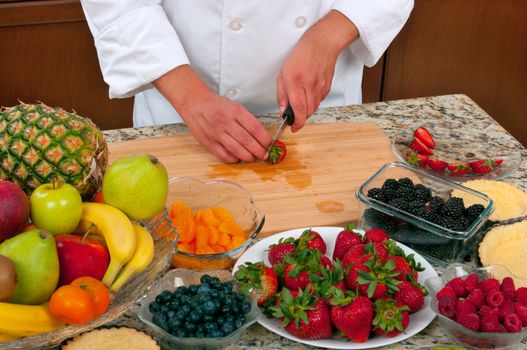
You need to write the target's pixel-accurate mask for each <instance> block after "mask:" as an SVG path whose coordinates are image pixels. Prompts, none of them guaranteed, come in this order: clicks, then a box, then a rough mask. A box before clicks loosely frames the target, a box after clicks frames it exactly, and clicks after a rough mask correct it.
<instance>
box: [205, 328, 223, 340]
mask: <svg viewBox="0 0 527 350" xmlns="http://www.w3.org/2000/svg"><path fill="white" fill-rule="evenodd" d="M207 337H209V338H221V337H223V332H222V331H220V330H219V329H213V330H211V331H210V332H209V333H208V334H207Z"/></svg>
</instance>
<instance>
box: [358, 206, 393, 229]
mask: <svg viewBox="0 0 527 350" xmlns="http://www.w3.org/2000/svg"><path fill="white" fill-rule="evenodd" d="M389 218H390V217H389V216H388V215H387V214H385V213H383V212H381V211H378V210H375V209H372V208H369V209H366V211H365V212H364V219H365V220H366V222H367V223H369V224H370V226H382V225H383V224H384V223H385V222H386V221H388V220H389Z"/></svg>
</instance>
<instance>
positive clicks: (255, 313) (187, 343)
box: [139, 268, 261, 350]
mask: <svg viewBox="0 0 527 350" xmlns="http://www.w3.org/2000/svg"><path fill="white" fill-rule="evenodd" d="M205 274H207V275H209V276H211V277H217V278H219V279H220V281H221V282H225V281H232V275H231V273H230V271H228V270H216V271H200V272H197V271H194V270H190V269H186V268H177V269H173V270H170V271H169V272H167V273H166V274H165V275H164V276H163V278H162V279H161V280H160V281H159V282H158V283H156V284H155V285H154V286H153V287H152V288H151V289H150V290H149V291H148V293H147V294H146V296H145V298H144V299H143V300H142V301H141V305H140V308H139V319H140V320H141V321H143V322H144V323H145V324H146V325H148V327H150V329H151V330H152V331H153V332H154V333H155V334H156V339H157V340H158V341H159V342H160V345H161V347H162V348H163V349H164V348H166V349H208V350H214V349H223V348H225V347H227V346H229V345H233V344H236V343H237V342H238V341H239V340H240V337H241V336H242V334H243V332H244V331H245V330H246V329H247V327H249V326H250V325H252V324H253V323H255V322H256V320H257V319H258V317H259V316H260V314H261V313H260V309H259V308H258V305H257V301H258V292H257V290H256V289H253V290H251V292H250V294H249V301H250V302H251V309H250V311H249V313H248V314H247V316H246V320H245V322H244V323H243V325H242V326H241V327H239V328H238V329H236V330H235V331H234V332H233V333H231V334H229V335H227V336H224V337H220V338H181V337H176V336H174V335H172V334H170V333H168V332H166V331H165V330H164V329H162V328H160V327H159V326H157V325H156V324H154V322H153V320H152V317H153V315H152V313H151V312H150V310H149V305H150V303H151V302H152V301H154V300H155V299H156V296H158V295H159V294H160V293H161V292H163V291H166V290H168V291H170V292H173V291H174V290H176V288H178V287H179V286H190V285H192V284H200V278H201V276H203V275H205ZM233 290H235V291H236V290H237V286H236V284H235V285H234V289H233Z"/></svg>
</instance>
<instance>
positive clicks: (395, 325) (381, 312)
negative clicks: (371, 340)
mask: <svg viewBox="0 0 527 350" xmlns="http://www.w3.org/2000/svg"><path fill="white" fill-rule="evenodd" d="M409 324H410V316H409V315H408V306H406V305H398V304H397V302H396V301H395V300H394V299H385V300H383V299H377V300H376V301H375V317H374V318H373V321H372V325H373V330H374V332H375V333H377V334H379V335H384V336H387V337H395V336H397V335H398V334H400V333H401V332H404V330H405V329H406V327H408V325H409Z"/></svg>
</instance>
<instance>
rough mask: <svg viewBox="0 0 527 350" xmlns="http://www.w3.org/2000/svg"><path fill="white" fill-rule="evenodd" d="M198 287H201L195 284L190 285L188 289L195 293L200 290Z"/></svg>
mask: <svg viewBox="0 0 527 350" xmlns="http://www.w3.org/2000/svg"><path fill="white" fill-rule="evenodd" d="M198 288H199V287H198V285H197V284H193V285H191V286H190V287H188V291H189V292H190V294H192V295H194V294H196V293H197V292H198Z"/></svg>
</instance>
